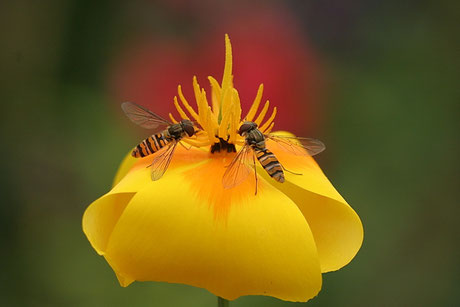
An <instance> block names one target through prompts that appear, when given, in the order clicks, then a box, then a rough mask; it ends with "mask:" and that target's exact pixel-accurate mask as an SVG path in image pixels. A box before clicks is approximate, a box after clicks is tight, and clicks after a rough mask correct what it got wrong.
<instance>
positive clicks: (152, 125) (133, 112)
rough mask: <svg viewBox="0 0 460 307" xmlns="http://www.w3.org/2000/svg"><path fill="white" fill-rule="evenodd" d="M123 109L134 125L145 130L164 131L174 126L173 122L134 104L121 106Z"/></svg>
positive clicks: (126, 103) (129, 103)
mask: <svg viewBox="0 0 460 307" xmlns="http://www.w3.org/2000/svg"><path fill="white" fill-rule="evenodd" d="M121 108H122V109H123V111H124V112H125V114H126V116H128V118H129V119H130V120H131V121H132V122H133V123H135V124H137V125H139V126H141V127H143V128H146V129H157V128H159V127H161V128H162V129H163V128H165V127H166V126H169V125H172V123H171V122H169V121H167V120H166V119H164V118H162V117H161V116H159V115H157V114H155V113H153V112H152V111H149V110H147V109H146V108H144V107H142V106H140V105H138V104H135V103H133V102H124V103H122V104H121Z"/></svg>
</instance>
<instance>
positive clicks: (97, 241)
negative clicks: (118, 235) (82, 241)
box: [82, 193, 134, 255]
mask: <svg viewBox="0 0 460 307" xmlns="http://www.w3.org/2000/svg"><path fill="white" fill-rule="evenodd" d="M133 196H134V193H119V194H106V195H104V196H102V197H101V198H99V199H98V200H96V201H94V202H93V203H92V204H91V205H90V206H89V207H88V208H87V209H86V211H85V213H84V214H83V225H82V226H83V232H84V233H85V234H86V236H87V237H88V240H89V242H90V243H91V245H92V246H93V248H94V249H95V250H96V251H97V253H98V254H99V255H104V251H105V248H106V247H107V242H108V240H109V238H110V235H111V234H112V230H113V228H114V227H115V224H116V223H117V222H118V219H119V218H120V216H121V214H122V213H123V211H124V210H125V208H126V206H127V205H128V202H129V201H130V200H131V198H132V197H133Z"/></svg>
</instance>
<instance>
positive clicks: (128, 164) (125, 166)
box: [112, 151, 138, 186]
mask: <svg viewBox="0 0 460 307" xmlns="http://www.w3.org/2000/svg"><path fill="white" fill-rule="evenodd" d="M137 161H138V160H137V159H136V158H134V157H133V156H131V151H130V152H129V153H128V154H127V155H126V156H125V158H124V159H123V161H122V162H121V164H120V167H119V168H118V171H117V173H116V175H115V178H114V179H113V183H112V186H116V185H117V183H119V182H120V181H121V179H123V177H125V175H126V174H127V173H128V172H129V170H130V169H131V168H132V167H133V165H134V164H135V163H136V162H137Z"/></svg>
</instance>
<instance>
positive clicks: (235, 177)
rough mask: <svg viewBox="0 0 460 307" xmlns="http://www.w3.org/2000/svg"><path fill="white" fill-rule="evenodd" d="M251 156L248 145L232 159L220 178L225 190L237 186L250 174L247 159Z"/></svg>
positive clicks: (250, 169)
mask: <svg viewBox="0 0 460 307" xmlns="http://www.w3.org/2000/svg"><path fill="white" fill-rule="evenodd" d="M252 154H253V152H252V148H251V147H250V146H249V145H245V146H243V148H241V150H240V151H239V152H238V154H237V155H236V156H235V158H233V160H232V162H231V163H230V165H229V166H228V168H227V170H226V171H225V173H224V176H223V177H222V184H223V186H224V188H225V189H230V188H233V187H235V186H237V185H239V184H240V183H242V182H243V181H244V180H246V178H247V177H248V176H249V174H251V172H252V168H251V167H250V166H249V162H250V159H249V158H250V157H251V155H252Z"/></svg>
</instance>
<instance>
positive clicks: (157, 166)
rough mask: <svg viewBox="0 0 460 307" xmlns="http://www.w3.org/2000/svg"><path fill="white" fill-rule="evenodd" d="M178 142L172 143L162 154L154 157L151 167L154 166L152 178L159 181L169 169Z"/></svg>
mask: <svg viewBox="0 0 460 307" xmlns="http://www.w3.org/2000/svg"><path fill="white" fill-rule="evenodd" d="M176 146H177V142H175V141H174V143H171V144H170V145H169V147H168V148H167V149H166V150H164V151H163V152H162V153H161V154H159V155H158V156H156V157H155V159H153V162H152V164H150V167H151V168H152V180H153V181H157V180H158V179H160V178H161V177H163V174H164V173H165V172H166V170H167V169H168V166H169V163H171V159H172V157H173V155H174V150H175V149H176Z"/></svg>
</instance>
